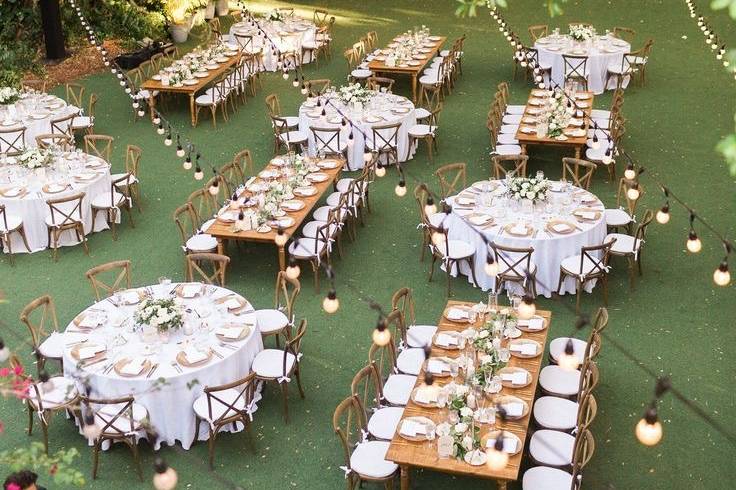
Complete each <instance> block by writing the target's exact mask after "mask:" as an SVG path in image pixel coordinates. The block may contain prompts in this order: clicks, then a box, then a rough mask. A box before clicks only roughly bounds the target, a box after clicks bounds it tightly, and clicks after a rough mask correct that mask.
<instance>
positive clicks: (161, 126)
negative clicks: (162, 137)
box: [156, 123, 166, 134]
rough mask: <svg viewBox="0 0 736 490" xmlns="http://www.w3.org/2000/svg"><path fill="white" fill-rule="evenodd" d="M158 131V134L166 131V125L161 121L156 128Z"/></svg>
mask: <svg viewBox="0 0 736 490" xmlns="http://www.w3.org/2000/svg"><path fill="white" fill-rule="evenodd" d="M156 132H157V133H158V134H164V133H165V132H166V130H165V129H164V125H163V124H160V123H159V125H158V127H157V128H156Z"/></svg>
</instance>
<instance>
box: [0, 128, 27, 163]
mask: <svg viewBox="0 0 736 490" xmlns="http://www.w3.org/2000/svg"><path fill="white" fill-rule="evenodd" d="M26 129H27V128H26V127H25V126H17V127H14V128H5V127H0V152H4V153H5V154H6V155H8V156H15V155H20V154H21V153H23V152H24V151H26Z"/></svg>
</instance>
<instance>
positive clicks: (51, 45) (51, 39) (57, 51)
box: [39, 0, 66, 60]
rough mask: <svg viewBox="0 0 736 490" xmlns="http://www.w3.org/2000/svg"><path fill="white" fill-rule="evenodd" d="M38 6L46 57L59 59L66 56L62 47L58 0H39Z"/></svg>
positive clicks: (62, 38)
mask: <svg viewBox="0 0 736 490" xmlns="http://www.w3.org/2000/svg"><path fill="white" fill-rule="evenodd" d="M39 7H40V9H41V23H42V25H43V37H44V41H45V44H46V57H47V58H48V59H50V60H61V59H63V58H65V57H66V49H64V31H63V29H62V27H61V11H60V9H59V0H40V1H39Z"/></svg>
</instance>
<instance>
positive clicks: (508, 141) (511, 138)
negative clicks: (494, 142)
mask: <svg viewBox="0 0 736 490" xmlns="http://www.w3.org/2000/svg"><path fill="white" fill-rule="evenodd" d="M497 139H498V144H499V145H518V144H519V140H517V139H516V136H515V135H513V134H511V133H501V134H499V135H498V138H497Z"/></svg>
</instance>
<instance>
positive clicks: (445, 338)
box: [437, 333, 457, 347]
mask: <svg viewBox="0 0 736 490" xmlns="http://www.w3.org/2000/svg"><path fill="white" fill-rule="evenodd" d="M437 345H441V346H443V347H449V346H451V345H457V338H455V337H453V336H452V335H447V334H444V333H441V334H439V335H437Z"/></svg>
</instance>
